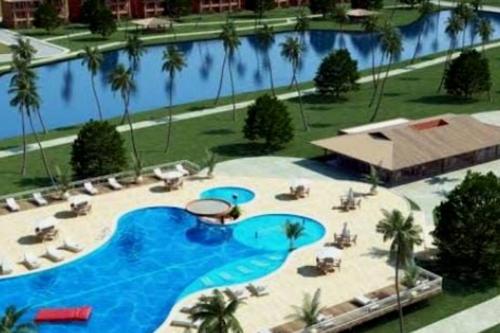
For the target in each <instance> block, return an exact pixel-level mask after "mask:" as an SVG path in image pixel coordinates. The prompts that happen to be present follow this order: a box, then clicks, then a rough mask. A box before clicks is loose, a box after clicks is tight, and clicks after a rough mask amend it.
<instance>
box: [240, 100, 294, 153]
mask: <svg viewBox="0 0 500 333" xmlns="http://www.w3.org/2000/svg"><path fill="white" fill-rule="evenodd" d="M243 134H244V136H245V138H246V139H248V140H251V141H256V140H258V139H264V141H265V142H266V146H267V147H268V148H269V149H271V150H274V149H278V148H280V147H282V146H283V145H285V144H287V143H288V142H290V141H291V140H292V139H293V126H292V119H291V117H290V114H289V113H288V110H287V107H286V105H285V104H284V103H283V102H281V101H279V100H278V99H276V98H275V97H271V96H269V95H268V94H265V95H263V96H261V97H259V98H257V100H255V104H253V105H251V106H250V107H249V108H248V113H247V118H246V120H245V126H244V127H243Z"/></svg>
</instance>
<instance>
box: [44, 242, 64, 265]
mask: <svg viewBox="0 0 500 333" xmlns="http://www.w3.org/2000/svg"><path fill="white" fill-rule="evenodd" d="M45 257H47V258H48V259H50V260H52V261H54V262H59V261H63V260H64V256H63V255H62V253H61V252H59V251H58V250H57V249H56V248H55V247H53V246H47V252H45Z"/></svg>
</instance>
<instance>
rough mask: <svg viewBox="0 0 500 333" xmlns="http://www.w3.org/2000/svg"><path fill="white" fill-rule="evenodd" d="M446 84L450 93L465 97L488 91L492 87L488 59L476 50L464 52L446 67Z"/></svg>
mask: <svg viewBox="0 0 500 333" xmlns="http://www.w3.org/2000/svg"><path fill="white" fill-rule="evenodd" d="M444 86H445V88H446V91H447V92H448V94H450V95H452V96H460V97H464V98H471V97H472V95H474V94H478V93H482V92H488V91H489V90H490V88H491V75H490V68H489V64H488V59H486V58H485V57H484V56H483V55H482V54H481V53H479V52H477V51H476V50H468V51H464V52H462V54H460V56H459V57H458V58H456V59H454V60H452V61H451V63H450V65H449V66H448V68H447V69H446V72H445V81H444Z"/></svg>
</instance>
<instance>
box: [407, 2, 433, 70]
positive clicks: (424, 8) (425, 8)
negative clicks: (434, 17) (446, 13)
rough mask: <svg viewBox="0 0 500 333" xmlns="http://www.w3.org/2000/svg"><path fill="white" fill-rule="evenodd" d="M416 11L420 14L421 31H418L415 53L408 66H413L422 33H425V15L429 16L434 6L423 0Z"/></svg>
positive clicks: (426, 21) (426, 22)
mask: <svg viewBox="0 0 500 333" xmlns="http://www.w3.org/2000/svg"><path fill="white" fill-rule="evenodd" d="M418 11H419V12H420V19H421V20H423V22H424V23H423V26H422V29H420V31H419V32H418V37H417V44H416V45H415V52H413V57H412V58H411V61H410V64H413V63H414V62H415V59H416V58H417V53H418V49H419V48H420V45H421V40H422V33H423V32H424V31H425V29H426V27H427V24H428V20H427V15H429V14H431V13H432V12H433V11H434V5H433V4H432V2H430V0H424V1H423V2H422V4H421V5H420V7H419V9H418Z"/></svg>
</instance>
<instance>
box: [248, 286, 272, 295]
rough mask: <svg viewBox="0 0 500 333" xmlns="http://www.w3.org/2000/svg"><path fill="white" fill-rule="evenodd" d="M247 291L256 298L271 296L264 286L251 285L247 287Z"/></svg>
mask: <svg viewBox="0 0 500 333" xmlns="http://www.w3.org/2000/svg"><path fill="white" fill-rule="evenodd" d="M247 289H248V290H249V291H250V292H251V293H252V295H254V296H258V297H261V296H266V295H269V291H268V290H267V287H266V286H264V285H255V284H253V283H250V284H249V285H248V286H247Z"/></svg>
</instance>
